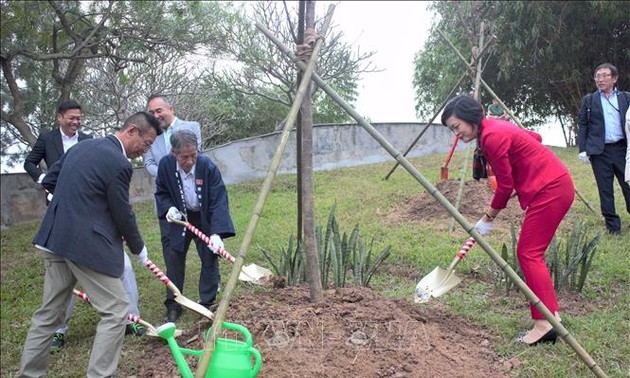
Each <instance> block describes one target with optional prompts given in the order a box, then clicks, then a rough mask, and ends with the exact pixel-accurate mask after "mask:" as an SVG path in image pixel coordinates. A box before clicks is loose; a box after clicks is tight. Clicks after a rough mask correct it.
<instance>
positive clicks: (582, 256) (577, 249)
mask: <svg viewBox="0 0 630 378" xmlns="http://www.w3.org/2000/svg"><path fill="white" fill-rule="evenodd" d="M589 232H590V230H589V228H588V227H586V226H585V224H584V222H578V223H577V224H576V225H575V227H574V228H573V230H572V231H571V234H570V235H569V237H568V239H567V241H566V247H565V248H564V250H563V249H562V241H559V240H558V239H556V238H554V240H553V241H552V243H551V245H550V246H549V252H550V253H549V254H548V256H549V258H548V261H547V265H549V271H550V273H551V277H552V279H553V284H554V287H555V288H556V290H559V289H561V288H563V287H564V286H566V285H568V286H569V287H570V288H571V289H573V290H575V291H577V292H578V293H579V292H581V291H582V289H583V288H584V283H585V282H586V278H587V276H588V273H589V271H590V269H591V265H592V263H593V258H594V257H595V252H596V251H597V244H598V243H599V240H600V238H601V237H602V234H601V233H598V234H597V235H595V236H594V237H593V238H590V236H589V235H588V234H589Z"/></svg>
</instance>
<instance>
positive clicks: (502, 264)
mask: <svg viewBox="0 0 630 378" xmlns="http://www.w3.org/2000/svg"><path fill="white" fill-rule="evenodd" d="M256 27H258V29H260V30H261V31H262V32H263V33H265V35H266V36H267V37H268V38H269V39H270V40H271V41H272V42H273V43H274V44H275V45H276V46H278V48H279V49H280V50H281V51H282V52H283V53H284V54H286V55H287V56H289V57H292V58H293V53H292V52H291V51H290V50H289V49H288V48H287V47H286V46H284V44H283V43H282V42H281V41H279V40H278V39H277V38H275V37H274V36H273V35H272V34H271V32H270V31H269V30H267V28H265V27H264V26H262V25H260V24H256ZM297 65H298V67H300V69H302V70H306V69H307V67H306V66H305V65H304V63H302V62H297ZM313 80H315V83H316V84H317V85H318V86H319V87H320V88H321V89H322V90H323V91H324V92H326V94H328V95H329V96H330V97H331V98H332V99H333V100H334V101H335V102H336V103H337V104H338V105H339V106H340V107H341V108H342V109H344V110H345V111H346V112H347V113H348V114H349V115H350V116H351V117H352V118H354V119H355V120H356V121H357V122H358V123H359V124H360V125H361V126H363V128H364V129H365V131H367V132H368V134H370V135H371V136H372V137H373V138H374V139H376V140H377V141H378V142H379V144H380V145H381V146H382V147H383V148H384V149H385V150H386V151H387V152H388V153H389V154H390V155H391V156H392V157H394V158H395V159H396V160H397V161H398V162H400V165H402V166H403V168H405V169H406V170H407V171H408V172H409V174H411V176H412V177H414V178H415V179H416V180H417V181H418V182H419V183H420V184H421V185H422V186H423V187H424V188H425V189H426V190H427V191H428V192H429V193H430V194H431V195H432V196H433V197H434V198H435V199H436V200H437V201H438V202H439V203H440V205H442V206H443V207H444V208H445V209H446V210H447V211H448V212H449V213H450V214H451V216H452V217H453V218H455V220H456V221H457V222H458V223H459V224H460V225H461V226H462V227H463V228H464V230H466V232H468V233H469V234H470V235H471V236H472V237H474V238H475V240H477V244H479V246H481V248H483V250H484V251H485V252H486V253H487V254H488V255H489V256H490V258H491V259H492V260H493V261H494V262H495V263H496V264H497V265H498V266H499V268H501V270H503V272H505V274H507V276H508V277H509V278H510V279H511V280H512V281H513V282H514V283H515V284H516V286H518V288H519V289H520V290H521V292H522V293H523V294H524V295H525V297H527V299H528V300H529V301H530V302H531V303H532V304H533V305H534V306H535V307H536V308H537V309H538V311H540V312H541V313H542V314H543V315H544V317H545V318H546V319H547V320H549V322H550V323H551V325H552V326H553V327H554V328H555V329H556V331H557V332H558V334H559V335H560V337H561V338H562V339H563V340H564V341H565V342H566V343H567V344H569V345H570V346H571V348H573V350H574V351H575V352H576V353H577V354H578V356H579V357H580V358H581V359H582V361H584V363H585V364H586V365H587V366H588V367H589V368H590V369H591V371H592V372H593V373H594V374H595V375H596V376H598V377H607V375H606V374H605V373H604V372H603V370H602V369H601V368H600V367H599V365H597V363H596V362H595V361H594V360H593V359H592V358H591V356H590V355H589V354H588V352H587V351H586V350H585V349H584V348H583V347H582V346H581V345H580V344H579V343H578V342H577V340H576V339H575V338H574V337H573V335H571V333H569V331H567V329H566V328H564V326H563V325H562V324H561V323H560V322H559V321H558V320H556V318H555V317H554V316H553V314H552V313H551V312H550V311H549V309H548V308H547V307H546V306H545V305H544V304H543V303H542V301H541V300H540V299H538V297H537V296H536V294H534V292H533V291H531V289H530V288H529V287H528V286H527V284H525V282H524V281H523V280H522V279H521V278H520V277H519V276H518V274H517V273H516V272H515V271H514V270H513V269H512V267H510V264H508V263H507V262H506V261H505V260H503V258H501V256H500V255H499V254H498V253H497V252H496V251H495V250H494V249H493V248H492V246H490V244H489V243H488V242H487V241H486V240H485V239H484V238H483V237H482V236H481V234H479V232H477V230H475V226H474V225H472V224H470V223H468V221H467V220H466V218H464V216H463V215H462V214H461V213H460V212H459V211H458V210H457V209H456V208H455V207H454V206H453V205H452V204H451V203H450V202H449V201H448V200H447V199H446V198H445V197H444V195H443V194H442V193H440V191H439V190H437V188H436V187H435V186H433V184H431V182H429V181H428V180H427V179H426V178H425V177H424V176H423V175H422V174H421V173H420V172H419V171H418V170H417V169H416V168H415V167H414V166H413V165H412V164H411V163H410V162H409V160H407V159H406V158H405V157H404V156H402V154H401V153H400V151H398V150H396V149H395V148H394V147H393V146H392V145H391V144H390V143H389V142H388V141H387V139H385V137H383V136H382V135H381V134H380V133H379V132H378V131H377V130H376V129H375V128H374V126H372V125H371V124H369V123H368V122H367V121H366V120H365V119H364V118H363V117H361V115H360V114H359V113H357V112H356V111H355V110H354V109H353V108H352V107H351V106H350V105H348V103H347V102H345V101H344V100H343V99H342V98H341V96H339V94H337V92H335V91H334V90H333V89H332V88H331V87H330V86H329V85H328V84H326V82H325V81H324V80H322V78H321V77H320V76H319V75H317V74H316V73H313Z"/></svg>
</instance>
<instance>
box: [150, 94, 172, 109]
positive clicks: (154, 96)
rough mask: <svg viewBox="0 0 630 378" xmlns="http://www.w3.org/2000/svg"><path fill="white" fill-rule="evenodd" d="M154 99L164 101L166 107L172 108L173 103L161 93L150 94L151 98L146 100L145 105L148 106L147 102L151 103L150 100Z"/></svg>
mask: <svg viewBox="0 0 630 378" xmlns="http://www.w3.org/2000/svg"><path fill="white" fill-rule="evenodd" d="M156 98H161V99H162V100H164V102H166V104H167V105H169V106H173V103H172V102H171V99H170V98H168V96H167V95H165V94H161V93H156V94H152V95H151V96H149V99H148V100H147V105H148V104H149V102H151V100H154V99H156Z"/></svg>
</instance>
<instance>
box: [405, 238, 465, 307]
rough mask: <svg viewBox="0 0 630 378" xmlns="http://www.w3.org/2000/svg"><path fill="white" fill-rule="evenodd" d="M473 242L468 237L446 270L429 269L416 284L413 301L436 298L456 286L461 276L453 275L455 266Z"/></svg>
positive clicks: (421, 301) (418, 301)
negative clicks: (429, 271)
mask: <svg viewBox="0 0 630 378" xmlns="http://www.w3.org/2000/svg"><path fill="white" fill-rule="evenodd" d="M475 242H476V241H475V238H473V237H470V238H468V240H466V242H465V243H464V245H463V246H462V248H461V249H460V250H459V252H457V255H456V256H455V258H454V259H453V261H452V262H451V264H450V265H449V266H448V268H447V269H446V270H444V269H442V268H440V267H436V268H435V269H433V270H432V271H431V273H429V274H427V275H426V276H425V277H424V278H423V279H421V280H420V282H418V284H417V285H416V290H415V292H414V302H415V303H424V302H428V301H429V300H430V299H431V298H437V297H439V296H440V295H442V294H444V293H446V292H447V291H449V290H451V289H452V288H453V287H455V286H457V284H459V282H460V281H461V278H459V277H457V276H456V275H455V273H454V270H455V267H456V266H457V264H459V262H460V261H461V260H462V259H463V258H464V257H466V254H467V253H468V251H469V250H470V248H472V246H473V245H475Z"/></svg>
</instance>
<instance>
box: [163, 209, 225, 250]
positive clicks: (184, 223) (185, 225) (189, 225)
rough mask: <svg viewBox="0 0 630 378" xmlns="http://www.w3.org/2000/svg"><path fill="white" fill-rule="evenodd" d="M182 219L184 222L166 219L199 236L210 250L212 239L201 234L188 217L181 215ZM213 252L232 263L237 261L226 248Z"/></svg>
mask: <svg viewBox="0 0 630 378" xmlns="http://www.w3.org/2000/svg"><path fill="white" fill-rule="evenodd" d="M180 214H181V216H182V218H183V219H184V220H183V221H181V220H177V219H174V218H171V217H168V216H167V217H166V219H167V220H168V221H169V222H172V223H177V224H180V225H182V226H184V227H186V228H187V229H189V230H190V232H192V233H193V234H195V235H197V236H198V237H199V239H201V240H202V241H203V242H204V243H206V244H207V245H208V248H210V238H209V237H208V236H206V234H204V233H203V232H201V230H199V229H198V228H197V227H195V226H193V225H192V224H190V222H188V220H187V219H186V215H184V214H182V213H180ZM212 252H214V253H216V254H217V255H219V256H221V257H223V258H225V259H227V260H228V261H230V262H234V261H235V260H236V258H234V256H232V255H231V254H230V253H229V252H228V251H226V250H225V248H221V247H219V248H217V250H216V251H214V250H212Z"/></svg>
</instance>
